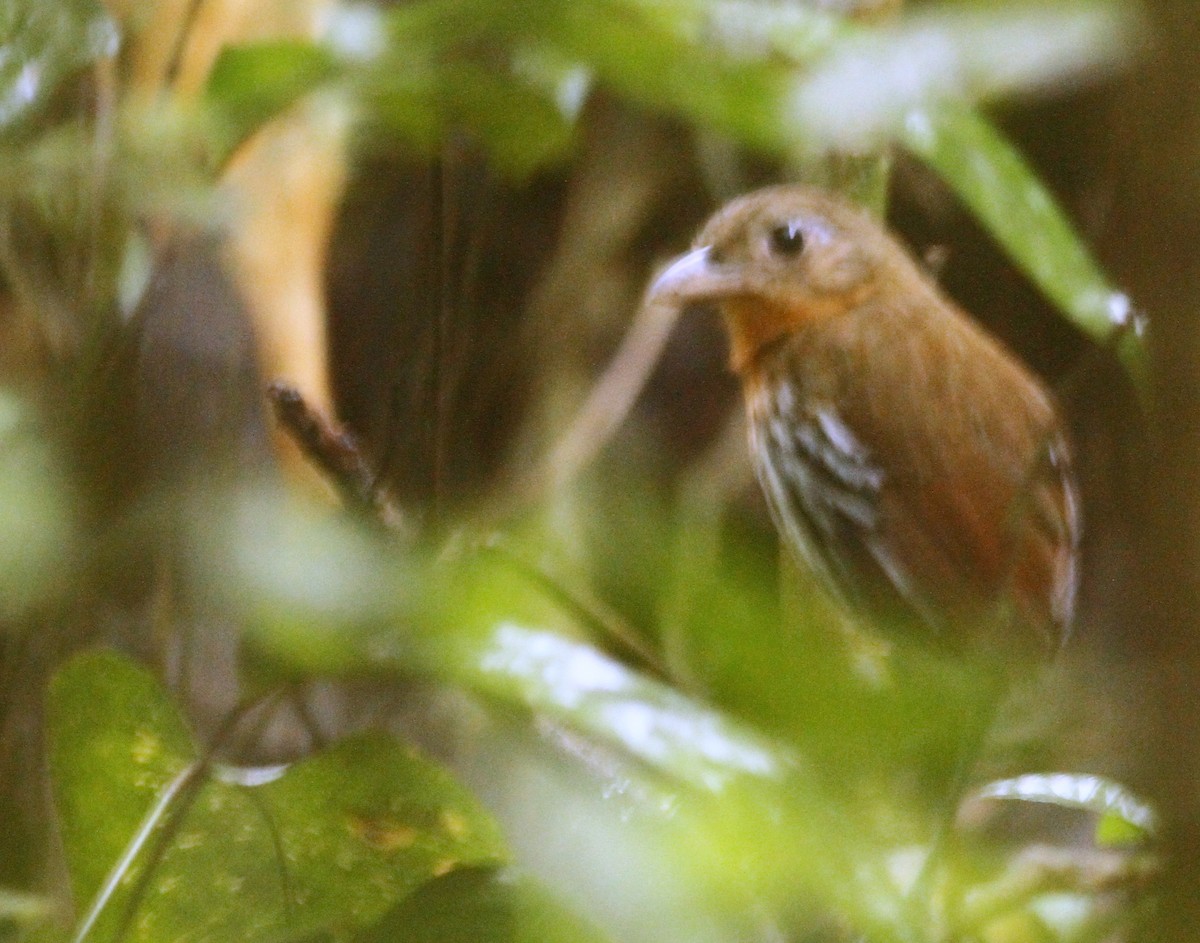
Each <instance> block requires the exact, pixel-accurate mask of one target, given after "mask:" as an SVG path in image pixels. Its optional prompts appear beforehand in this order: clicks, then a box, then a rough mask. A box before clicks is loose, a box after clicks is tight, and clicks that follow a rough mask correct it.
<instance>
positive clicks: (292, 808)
mask: <svg viewBox="0 0 1200 943" xmlns="http://www.w3.org/2000/svg"><path fill="white" fill-rule="evenodd" d="M50 706H51V710H50V717H51V725H50V733H51V746H52V764H51V770H52V778H53V781H54V786H55V793H56V797H57V799H58V805H59V812H60V818H61V821H62V823H63V833H64V839H65V844H66V847H67V857H68V864H69V867H70V869H71V873H72V877H73V883H74V885H75V887H76V889H77V892H78V894H79V899H80V900H83V901H86V900H88V899H89V897H90V896H91V895H92V894H94V893H95V891H96V890H97V889H98V888H99V887H100V886H101V884H102V879H103V877H104V875H105V874H106V873H107V872H108V871H109V869H110V868H112V867H113V865H114V862H117V861H118V860H119V859H120V858H121V856H122V852H124V850H125V848H126V845H127V843H128V842H129V841H130V838H131V837H132V836H133V835H134V834H135V833H136V832H137V831H138V829H139V826H140V825H141V823H142V820H143V818H144V817H145V816H146V815H147V813H148V812H149V811H150V809H151V807H152V806H153V804H154V803H155V801H156V800H157V797H158V794H159V793H160V791H161V790H162V788H163V787H164V786H165V785H166V784H167V782H168V781H169V780H171V779H172V778H174V777H175V776H177V775H178V773H179V772H180V771H182V770H183V769H184V768H185V767H186V766H187V765H188V763H189V762H190V761H191V759H192V757H194V754H195V751H194V747H193V746H192V744H191V741H190V738H189V736H188V734H187V731H186V729H185V728H184V727H183V722H182V720H181V718H180V717H179V716H178V714H177V712H176V711H175V709H174V708H173V706H172V705H171V703H170V700H169V698H168V697H167V694H166V692H165V691H163V690H162V689H161V688H160V687H159V686H158V685H157V683H156V682H155V681H154V680H153V679H152V678H151V677H150V676H149V675H148V674H146V673H145V672H144V671H142V670H141V669H139V668H137V667H135V666H133V665H131V664H130V663H128V662H127V661H125V660H124V659H122V658H120V657H118V656H115V655H111V654H97V655H87V656H83V657H81V658H79V659H77V660H76V661H74V662H72V663H71V664H70V665H69V666H68V667H67V668H65V669H64V670H63V671H62V672H61V673H60V674H59V675H58V676H57V677H56V679H55V681H54V684H53V687H52V692H51V705H50ZM268 772H269V775H261V774H259V773H258V772H257V771H238V770H223V771H219V773H220V775H218V776H217V777H216V778H215V779H213V780H211V781H207V782H205V783H204V784H203V785H202V787H201V788H200V790H199V792H198V793H197V794H195V795H194V804H192V805H190V806H187V807H184V806H181V805H180V804H179V803H181V802H183V798H182V797H183V796H184V793H183V792H182V791H181V792H180V793H179V794H178V795H179V798H177V799H176V800H173V802H172V803H170V804H168V807H167V809H166V811H165V813H163V814H161V815H160V816H159V817H158V824H157V826H156V827H155V828H154V829H153V830H152V831H151V840H150V841H146V842H144V843H143V844H142V846H141V848H140V849H139V850H138V853H137V854H135V855H133V856H132V858H131V859H129V860H127V861H126V862H125V865H124V868H125V869H124V871H123V872H122V873H121V874H118V875H114V876H115V877H118V878H120V880H119V882H118V883H116V884H114V885H113V887H115V893H113V894H112V895H111V897H108V898H107V899H106V900H104V901H103V903H104V906H103V908H102V909H100V910H99V912H98V919H97V920H96V921H95V923H94V924H92V925H91V927H92V929H93V932H94V933H99V934H100V937H98V938H103V934H104V933H105V932H108V933H111V932H113V931H114V930H116V929H117V928H118V927H120V926H121V925H122V921H123V919H124V915H125V913H126V909H127V908H128V907H129V906H130V904H131V901H130V897H129V895H130V893H132V891H133V889H134V888H137V887H139V886H144V889H145V894H144V895H143V897H142V898H141V899H140V900H138V901H136V902H135V903H136V905H137V906H136V910H135V911H134V914H133V916H134V919H133V920H132V922H131V923H130V925H129V926H128V928H127V929H128V938H129V939H131V940H144V941H147V943H149V941H157V940H163V939H177V938H180V937H181V936H183V935H186V936H187V937H188V939H193V940H198V941H207V940H212V941H220V940H228V939H239V940H247V941H254V940H278V939H280V938H281V936H284V935H289V936H290V935H294V934H297V933H311V932H315V931H318V930H322V929H333V928H343V929H349V928H353V927H361V926H364V925H368V924H370V923H373V922H374V921H375V920H377V919H378V918H379V917H380V916H381V915H382V914H384V913H385V912H386V911H387V910H389V909H390V908H392V907H393V906H394V905H395V904H396V903H398V902H399V901H400V900H402V899H404V897H405V896H407V895H408V894H410V893H411V892H412V891H413V890H415V889H416V888H417V887H419V886H420V885H422V884H424V883H425V882H426V881H428V880H430V879H431V878H434V877H437V876H440V875H444V874H448V873H450V872H452V871H454V870H456V869H458V868H460V867H477V866H485V867H486V866H495V865H496V864H499V863H502V862H503V859H504V856H505V852H504V848H503V845H502V843H501V840H500V836H499V833H498V830H497V828H496V826H495V824H494V822H493V821H492V819H491V818H490V816H489V815H488V814H487V813H486V812H484V811H483V810H482V808H481V807H480V806H479V805H478V804H477V803H476V802H475V801H474V799H473V798H472V797H471V796H470V794H469V793H467V792H466V791H465V790H464V789H463V788H462V787H461V786H459V785H458V784H457V783H456V782H455V781H454V780H453V779H452V778H451V777H450V776H449V774H447V773H446V772H445V771H444V770H442V769H440V768H438V767H436V766H434V765H433V764H431V763H429V762H428V761H427V760H424V759H422V758H420V757H417V756H415V755H413V754H412V753H411V752H410V751H409V750H407V749H406V748H404V747H402V746H401V745H399V744H398V743H396V742H395V741H393V740H391V739H390V738H388V737H385V736H382V735H379V736H363V737H358V738H354V739H350V740H346V741H343V742H341V743H340V744H338V745H336V746H335V747H333V748H332V749H330V750H329V751H327V752H326V753H324V754H322V755H320V756H317V757H314V758H312V759H309V760H306V761H303V762H301V763H297V764H295V765H294V766H292V767H290V768H282V767H281V768H277V769H274V770H271V771H268ZM252 774H253V775H252ZM180 816H181V817H180ZM177 817H178V818H177ZM168 822H173V823H174V825H175V826H176V827H175V828H174V829H173V830H172V831H168V832H164V831H163V829H164V828H166V826H167V823H168ZM162 835H165V836H166V837H167V839H168V842H167V845H166V848H165V851H164V852H163V853H162V855H161V856H160V857H157V858H155V857H154V856H153V855H151V854H150V849H151V848H154V847H155V841H156V840H157V839H158V838H159V837H160V836H162ZM147 869H152V870H151V871H150V872H149V873H147ZM143 879H145V881H144V884H143Z"/></svg>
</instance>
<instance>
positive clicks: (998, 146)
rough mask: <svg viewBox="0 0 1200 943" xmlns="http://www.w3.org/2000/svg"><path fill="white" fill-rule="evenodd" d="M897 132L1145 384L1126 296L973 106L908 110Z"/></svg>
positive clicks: (1047, 289)
mask: <svg viewBox="0 0 1200 943" xmlns="http://www.w3.org/2000/svg"><path fill="white" fill-rule="evenodd" d="M901 139H902V141H903V143H904V145H905V147H907V148H908V149H909V150H910V151H912V152H913V153H914V154H916V155H917V156H918V157H920V158H921V159H922V160H924V161H925V162H926V163H927V164H929V165H930V166H931V167H933V169H934V170H936V171H937V172H938V174H939V175H940V176H941V177H942V179H944V180H945V181H946V182H947V183H948V184H949V185H950V186H951V188H953V189H954V191H955V192H956V193H957V194H958V196H959V197H960V199H962V201H963V202H964V203H965V204H966V205H967V206H968V207H970V208H971V210H972V212H973V213H974V214H975V216H976V217H977V218H978V219H979V221H980V222H981V223H982V224H983V225H984V226H985V227H986V228H987V229H988V230H989V231H990V232H991V233H992V235H993V236H994V237H995V239H996V240H997V242H999V243H1000V245H1001V246H1003V248H1004V249H1005V251H1006V252H1007V253H1008V254H1009V256H1011V257H1012V259H1013V261H1014V262H1016V264H1017V265H1019V266H1020V267H1021V269H1022V270H1023V271H1025V272H1026V273H1027V274H1028V275H1029V277H1030V278H1031V279H1032V280H1033V281H1034V283H1035V284H1037V285H1038V287H1039V288H1041V290H1042V291H1043V292H1044V293H1045V294H1046V296H1047V297H1048V298H1049V299H1050V300H1051V301H1053V302H1054V303H1055V304H1056V305H1058V306H1059V307H1060V308H1061V309H1062V310H1063V311H1064V312H1065V313H1066V314H1067V315H1068V316H1069V317H1070V318H1071V320H1072V321H1073V322H1074V323H1075V324H1076V325H1077V326H1078V327H1079V328H1080V329H1081V330H1083V331H1085V332H1086V333H1087V334H1090V335H1091V336H1092V337H1093V338H1095V339H1096V340H1097V341H1099V342H1100V343H1106V342H1109V341H1111V340H1113V339H1114V338H1115V337H1116V336H1117V332H1121V333H1120V336H1119V337H1117V339H1118V340H1119V343H1120V352H1121V354H1122V357H1123V358H1124V361H1125V364H1126V367H1127V369H1128V370H1129V372H1130V374H1131V376H1132V377H1133V378H1134V380H1135V381H1138V382H1139V383H1141V384H1142V388H1143V389H1145V385H1144V379H1145V376H1146V353H1145V351H1144V348H1143V346H1142V344H1141V341H1140V338H1139V336H1138V333H1137V323H1136V319H1135V315H1134V312H1133V310H1132V308H1131V304H1130V301H1129V298H1128V297H1127V296H1126V295H1124V294H1123V293H1121V292H1119V291H1117V290H1116V289H1114V288H1113V287H1112V286H1111V285H1110V284H1109V283H1108V280H1107V279H1106V278H1105V276H1104V273H1103V272H1102V271H1101V269H1100V267H1099V265H1098V264H1097V263H1096V261H1095V259H1094V258H1093V257H1092V255H1091V254H1090V253H1089V252H1088V250H1087V247H1086V246H1085V244H1084V242H1083V240H1082V239H1080V237H1079V235H1078V234H1077V233H1076V231H1075V229H1074V227H1073V226H1072V225H1071V223H1070V222H1069V220H1068V219H1067V217H1066V215H1065V214H1064V213H1063V211H1062V210H1061V209H1060V207H1059V206H1058V204H1057V203H1056V202H1055V201H1054V198H1053V197H1052V196H1051V195H1050V193H1049V192H1048V191H1047V190H1046V188H1045V186H1044V185H1043V184H1042V183H1041V181H1040V180H1038V178H1037V176H1036V174H1034V172H1033V171H1032V170H1031V169H1030V168H1029V166H1028V165H1027V164H1026V163H1025V161H1024V160H1023V159H1022V158H1021V156H1020V155H1019V154H1018V153H1017V152H1016V150H1015V149H1014V148H1013V147H1012V145H1011V144H1009V143H1008V141H1007V140H1005V139H1004V137H1003V136H1002V135H1001V134H1000V133H999V132H998V131H997V130H996V129H995V128H994V127H993V126H992V125H991V124H990V123H989V122H988V121H987V120H986V119H985V118H983V117H982V116H981V115H980V114H978V113H977V112H974V111H971V110H969V109H967V108H963V107H956V106H943V107H934V108H927V109H919V110H914V111H913V112H911V113H910V114H909V115H908V117H907V119H906V121H905V123H904V128H903V132H902V135H901Z"/></svg>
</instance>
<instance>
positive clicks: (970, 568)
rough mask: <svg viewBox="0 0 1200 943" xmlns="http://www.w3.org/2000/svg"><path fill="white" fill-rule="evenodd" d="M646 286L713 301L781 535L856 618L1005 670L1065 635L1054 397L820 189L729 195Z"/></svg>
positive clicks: (1066, 469) (1073, 551) (898, 252)
mask: <svg viewBox="0 0 1200 943" xmlns="http://www.w3.org/2000/svg"><path fill="white" fill-rule="evenodd" d="M694 245H695V247H694V248H693V250H692V251H691V252H689V253H687V254H686V255H684V256H682V257H681V258H680V259H678V260H677V261H676V262H675V263H674V264H672V265H671V266H670V267H669V268H667V269H666V271H664V272H663V273H662V274H661V275H660V276H659V277H658V279H657V281H656V282H655V283H654V284H653V286H652V288H651V291H650V296H651V298H653V299H655V300H656V301H659V302H669V303H672V304H681V305H682V304H689V303H695V302H708V303H713V304H715V305H716V306H717V307H718V308H719V309H720V311H721V313H722V315H723V316H724V320H725V323H726V326H727V328H728V332H729V339H730V353H731V362H732V366H733V369H734V370H735V371H736V372H737V373H738V374H739V375H740V377H741V380H742V388H743V392H744V394H745V404H746V410H747V414H748V416H749V421H750V441H751V452H752V455H753V459H754V464H755V466H756V469H757V473H758V477H759V481H760V482H761V484H762V488H763V491H764V492H765V494H766V497H767V501H768V503H769V505H770V507H771V511H772V514H773V516H774V520H775V523H776V526H777V528H778V530H779V533H780V535H781V538H782V540H783V542H784V543H785V544H786V545H787V547H788V548H789V549H790V550H791V551H792V552H793V553H794V554H795V556H796V557H797V558H798V559H799V561H800V562H801V563H802V564H803V565H804V566H806V567H808V568H809V569H810V570H812V571H813V572H814V573H815V574H816V575H817V576H818V577H819V579H820V581H821V582H822V583H823V584H824V585H825V586H826V587H827V589H828V590H829V591H830V592H831V593H832V594H833V596H834V597H835V599H837V600H839V601H840V602H841V604H842V605H843V606H844V608H845V609H846V610H847V612H848V613H849V614H850V615H852V616H854V617H856V619H857V620H858V621H860V622H861V621H862V620H863V619H865V620H866V621H867V622H868V623H870V624H872V625H874V626H876V627H883V628H885V629H890V628H893V627H895V628H896V629H898V630H899V631H901V633H902V634H903V635H904V636H906V637H912V636H913V634H914V633H915V634H916V635H917V636H918V637H922V638H925V639H927V640H928V641H930V642H932V643H934V644H935V645H936V646H938V647H941V648H942V649H943V650H947V651H956V652H969V653H975V654H981V653H984V652H987V653H989V654H988V657H989V659H991V660H992V661H993V662H996V661H999V662H1000V663H1001V664H1002V665H1003V664H1004V663H1006V662H1007V663H1008V664H1010V665H1011V667H1002V669H1001V673H1002V674H1009V673H1010V672H1012V671H1014V670H1018V669H1019V666H1020V665H1022V664H1023V663H1026V658H1025V657H1019V656H1020V655H1028V654H1029V653H1036V652H1038V651H1041V652H1045V653H1049V652H1052V651H1053V650H1056V649H1057V648H1059V647H1060V646H1061V645H1062V643H1063V642H1064V641H1065V639H1066V637H1067V635H1068V632H1069V627H1070V623H1071V618H1072V615H1073V611H1074V606H1075V595H1076V583H1077V569H1078V545H1079V532H1080V521H1079V511H1078V507H1079V502H1078V498H1077V492H1076V485H1075V480H1074V478H1073V475H1072V471H1071V464H1070V452H1069V448H1068V445H1067V441H1066V437H1065V435H1064V431H1063V427H1062V423H1061V420H1060V418H1059V415H1058V411H1057V408H1056V405H1055V401H1054V397H1053V396H1052V395H1051V393H1050V392H1049V391H1048V390H1047V389H1046V388H1045V386H1044V385H1043V384H1042V383H1041V382H1040V381H1039V380H1038V379H1036V378H1035V377H1034V376H1033V374H1031V373H1030V372H1029V370H1027V369H1026V368H1025V367H1024V366H1022V364H1021V363H1019V362H1018V361H1017V360H1016V359H1015V358H1014V356H1013V355H1012V354H1010V353H1009V352H1008V351H1007V350H1006V349H1005V348H1004V347H1002V346H1001V344H1000V343H999V342H998V341H997V340H995V339H994V338H992V337H991V336H990V335H988V334H987V333H985V332H984V330H983V329H982V328H980V327H979V326H978V325H977V324H976V323H975V322H974V321H972V320H971V319H970V318H969V317H968V316H967V315H966V314H965V313H963V312H962V311H961V310H960V309H959V308H958V307H956V306H955V305H954V303H953V302H951V301H950V300H949V299H948V298H947V297H946V296H945V295H943V294H942V292H941V291H940V290H939V289H938V287H937V286H936V285H935V284H934V282H933V281H932V279H931V278H930V277H929V276H928V275H927V274H926V273H925V272H924V271H923V270H922V268H921V267H920V266H919V265H918V264H917V263H916V262H914V261H913V259H912V258H911V257H910V256H909V255H908V253H907V252H906V251H905V249H904V248H903V247H902V246H901V244H900V243H899V242H898V241H897V240H896V239H895V238H893V237H892V236H891V235H889V234H888V233H887V232H886V231H885V230H884V229H883V228H882V226H881V225H880V224H879V223H878V222H877V221H876V220H875V219H873V218H872V217H870V216H869V215H867V214H866V213H865V212H863V211H861V210H859V209H857V208H855V207H854V206H852V205H850V204H848V203H846V202H844V201H843V200H841V199H840V198H837V197H835V196H833V195H831V194H829V193H826V192H823V191H820V190H816V189H811V188H807V187H801V186H780V187H772V188H769V189H765V190H761V191H758V192H755V193H751V194H749V195H746V196H743V197H741V198H739V199H735V200H734V201H732V202H731V203H729V204H728V205H727V206H725V207H724V208H723V209H721V210H720V211H719V212H717V213H716V215H714V216H713V217H712V218H711V219H710V220H709V221H708V223H707V224H706V225H705V226H704V228H703V229H702V230H701V232H700V234H699V236H698V237H697V238H696V241H695V244H694Z"/></svg>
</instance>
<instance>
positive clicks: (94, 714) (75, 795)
mask: <svg viewBox="0 0 1200 943" xmlns="http://www.w3.org/2000/svg"><path fill="white" fill-rule="evenodd" d="M47 722H48V729H49V731H50V736H49V740H50V779H51V783H52V784H53V788H54V798H55V803H56V805H57V807H58V813H59V821H60V822H61V827H62V837H63V845H64V847H65V849H66V854H67V861H68V864H69V866H70V872H71V886H72V888H73V889H74V892H75V899H76V900H77V901H79V902H80V904H81V905H82V904H84V903H86V902H87V901H89V900H91V899H92V897H93V896H94V895H95V894H96V892H97V891H98V890H99V889H100V886H101V884H102V883H103V882H104V878H105V875H106V874H107V873H108V871H109V869H110V868H111V867H112V865H113V863H114V862H115V861H116V860H117V858H118V857H119V856H120V855H121V852H122V851H123V850H124V848H125V846H126V845H127V844H128V842H129V840H130V837H131V836H132V835H133V834H134V833H135V832H136V831H137V829H138V826H139V824H140V823H141V821H142V819H143V818H144V817H145V815H146V813H147V812H149V810H150V809H151V807H152V806H153V805H154V802H155V800H156V798H157V796H158V793H159V792H160V791H161V790H162V789H163V788H164V787H166V785H167V784H168V783H169V782H170V781H171V780H173V779H174V778H175V777H176V776H178V775H179V774H180V773H181V772H183V770H184V769H185V768H186V767H187V766H188V765H189V764H190V763H192V762H193V761H194V760H195V758H196V753H195V747H194V745H193V743H192V739H191V735H190V734H189V733H188V730H187V727H186V726H185V724H184V723H183V719H182V718H181V717H180V716H179V713H178V711H176V710H175V708H174V706H173V705H172V704H171V703H170V701H169V700H168V699H167V696H166V693H165V692H164V691H163V690H162V688H161V687H160V686H159V685H158V683H157V682H156V681H155V680H154V679H153V678H152V677H151V676H150V675H149V674H148V673H147V672H145V671H143V670H142V669H141V668H139V667H137V666H136V665H134V664H133V663H132V662H130V661H128V660H126V659H125V658H122V657H121V656H119V655H116V654H113V653H111V652H96V653H94V654H86V655H81V656H79V657H77V658H76V659H75V660H74V661H72V662H71V663H70V664H68V665H67V666H66V667H65V668H63V669H62V670H61V671H60V672H59V673H58V674H57V675H56V676H55V677H54V679H53V681H52V682H51V685H50V698H49V708H48V718H47Z"/></svg>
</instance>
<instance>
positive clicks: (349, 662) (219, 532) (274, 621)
mask: <svg viewBox="0 0 1200 943" xmlns="http://www.w3.org/2000/svg"><path fill="white" fill-rule="evenodd" d="M193 520H194V523H195V528H194V529H193V530H192V531H191V532H190V533H189V535H188V536H189V538H190V540H189V545H190V548H191V551H192V552H191V555H190V558H189V559H190V563H191V566H192V568H193V573H194V578H195V579H196V580H197V582H198V583H199V584H200V585H203V586H204V587H206V589H208V590H209V591H210V592H211V593H212V595H213V598H216V599H220V600H222V601H224V602H225V603H226V605H228V606H229V608H230V610H231V611H233V612H236V613H237V614H238V617H239V618H240V619H241V620H242V621H243V622H244V623H245V624H246V625H247V626H248V627H249V630H250V633H249V634H250V638H251V640H252V641H253V642H255V643H256V644H257V645H259V646H261V647H263V648H265V649H270V650H272V651H274V652H275V653H276V657H275V661H276V663H277V664H280V665H282V664H284V663H285V662H286V663H287V664H288V666H289V668H290V670H292V671H296V672H299V673H301V674H304V675H308V674H312V673H324V674H338V673H343V672H347V671H353V670H355V669H358V668H362V667H365V663H364V655H365V654H366V653H368V652H369V650H370V649H369V639H371V638H374V635H373V634H372V631H371V630H372V629H373V628H375V627H378V626H380V625H384V624H388V623H390V622H393V621H395V622H401V623H407V622H410V621H412V620H414V619H416V618H417V617H418V616H419V615H420V613H421V607H422V606H423V605H424V597H425V593H426V590H425V582H424V580H425V574H424V572H423V567H422V566H421V564H420V562H419V560H417V559H416V558H415V557H409V556H406V555H404V554H403V553H400V552H398V551H397V547H396V545H395V544H394V543H393V542H390V541H388V540H386V539H384V537H383V536H382V535H381V534H380V533H379V532H378V531H376V530H372V529H369V528H367V527H366V526H364V525H362V523H361V522H359V521H357V520H354V519H350V518H348V517H346V516H344V515H338V514H335V513H333V512H331V511H330V509H329V508H328V507H327V506H324V505H322V504H318V503H317V502H314V501H309V502H305V501H303V500H299V499H297V498H296V497H295V496H292V495H288V494H285V493H283V492H281V491H279V490H278V489H277V488H274V487H266V486H264V487H259V488H254V487H248V488H246V489H244V490H239V491H237V492H235V493H233V494H227V495H213V494H208V493H205V494H201V495H198V496H197V497H196V511H195V514H194V515H193ZM284 651H286V653H287V658H286V659H285V658H280V657H279V654H280V653H282V652H284ZM389 651H390V652H391V654H392V656H393V657H398V656H396V655H395V652H394V651H393V650H391V649H389Z"/></svg>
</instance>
